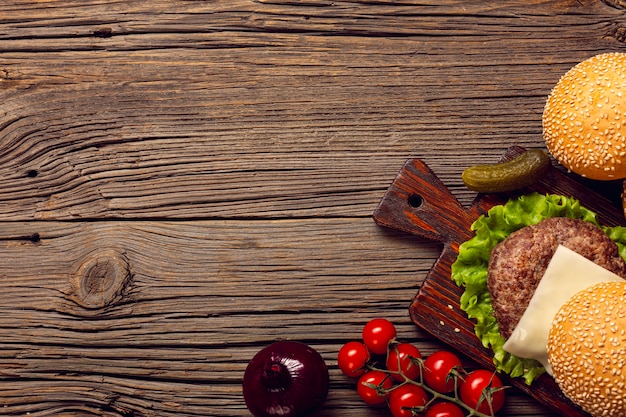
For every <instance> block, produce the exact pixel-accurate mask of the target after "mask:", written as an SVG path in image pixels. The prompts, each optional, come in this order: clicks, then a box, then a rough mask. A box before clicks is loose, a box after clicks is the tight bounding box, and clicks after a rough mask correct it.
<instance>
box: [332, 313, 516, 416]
mask: <svg viewBox="0 0 626 417" xmlns="http://www.w3.org/2000/svg"><path fill="white" fill-rule="evenodd" d="M371 321H373V322H374V323H376V322H380V319H373V320H371ZM388 323H391V322H388ZM368 325H370V323H369V322H368V323H367V324H366V325H365V326H364V327H368ZM394 329H395V327H394ZM366 334H367V332H366ZM355 343H356V344H357V345H359V344H360V345H363V344H362V343H361V341H357V340H355V341H350V342H347V343H346V344H344V345H343V346H342V347H341V348H340V349H339V352H340V353H339V354H338V355H337V361H338V365H339V367H340V368H342V367H343V365H342V364H341V361H344V360H346V358H348V359H347V361H348V362H349V363H350V362H353V361H354V359H353V358H354V357H355V356H359V355H343V354H341V352H346V351H350V350H352V348H351V347H354V346H356V345H355ZM358 349H360V348H358ZM361 358H362V356H361ZM431 358H432V359H431ZM408 359H410V361H409V360H408ZM429 362H430V363H432V364H431V365H430V366H429V365H428V363H429ZM413 365H416V366H417V367H418V369H419V372H418V373H417V375H415V370H414V367H413ZM427 366H429V368H428V369H427ZM365 369H366V372H365V373H364V374H363V375H361V376H360V377H358V381H357V386H356V391H357V393H358V395H359V396H360V397H361V399H362V400H363V401H364V402H366V403H368V404H373V405H377V404H382V403H385V402H386V403H387V405H388V406H389V409H390V410H391V413H392V415H393V416H394V417H413V416H418V415H419V416H424V415H425V416H426V417H464V416H466V415H467V416H474V417H493V416H494V414H493V413H492V412H488V413H484V412H482V411H480V410H479V409H476V408H474V407H472V406H471V405H469V404H466V403H464V402H463V401H462V399H461V394H460V387H461V385H462V384H463V382H462V381H463V380H464V379H465V378H466V377H467V376H468V374H467V373H466V372H465V370H463V367H462V365H461V360H460V359H459V358H458V357H457V356H456V355H455V354H454V353H452V352H448V351H436V352H434V353H433V354H431V355H430V356H428V357H426V359H425V360H424V359H423V358H422V354H421V352H420V351H419V349H418V348H417V347H415V346H414V345H412V344H410V343H407V342H403V341H398V340H396V339H395V336H394V339H393V340H392V341H391V342H390V344H389V349H388V350H387V353H386V356H385V357H382V355H371V356H370V357H369V359H367V360H366V362H365ZM482 371H483V372H485V373H488V374H490V375H494V376H495V374H494V373H493V372H492V371H487V370H484V369H483V370H482ZM427 372H428V375H429V378H428V379H427V378H426V375H427ZM350 374H353V372H349V373H348V375H350ZM491 380H494V381H496V384H497V381H500V378H497V379H496V378H491ZM500 382H501V381H500ZM448 387H450V388H448ZM491 388H492V389H487V390H484V391H483V397H484V398H485V401H487V403H488V404H494V403H495V404H496V405H497V406H498V407H501V405H498V404H500V401H504V391H503V389H504V388H506V387H501V386H500V387H496V386H495V385H494V386H492V387H491ZM494 395H497V396H498V398H493V396H494ZM476 407H480V405H479V404H478V403H477V404H476ZM494 412H495V411H494Z"/></svg>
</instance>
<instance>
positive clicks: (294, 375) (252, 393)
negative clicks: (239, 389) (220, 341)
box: [243, 341, 329, 417]
mask: <svg viewBox="0 0 626 417" xmlns="http://www.w3.org/2000/svg"><path fill="white" fill-rule="evenodd" d="M328 385H329V374H328V368H327V367H326V363H325V362H324V359H323V358H322V356H321V355H320V354H319V353H318V352H317V351H315V350H314V349H313V348H311V347H310V346H307V345H306V344H304V343H301V342H296V341H280V342H274V343H272V344H270V345H269V346H266V347H265V348H263V349H262V350H260V351H259V352H258V353H257V354H256V355H254V357H253V358H252V360H251V361H250V363H249V364H248V366H247V368H246V371H245V373H244V377H243V397H244V400H245V402H246V406H247V407H248V409H249V410H250V412H251V413H252V414H253V415H254V416H256V417H271V416H278V415H280V416H284V417H296V416H304V415H307V414H309V413H311V412H313V411H314V410H316V409H317V408H318V407H319V406H321V404H322V403H323V402H324V401H325V400H326V397H327V395H328Z"/></svg>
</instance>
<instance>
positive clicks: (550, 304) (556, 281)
mask: <svg viewBox="0 0 626 417" xmlns="http://www.w3.org/2000/svg"><path fill="white" fill-rule="evenodd" d="M605 281H618V282H619V281H624V279H623V278H622V277H620V276H618V275H616V274H614V273H613V272H611V271H609V270H607V269H604V268H602V267H601V266H600V265H598V264H596V263H595V262H592V261H590V260H589V259H587V258H585V257H584V256H582V255H580V254H578V253H577V252H575V251H573V250H571V249H568V248H567V247H565V246H561V245H560V246H559V247H558V248H557V249H556V251H555V252H554V256H553V257H552V259H551V260H550V263H549V264H548V267H547V268H546V272H545V273H544V274H543V277H542V278H541V281H540V282H539V285H538V286H537V289H536V290H535V293H534V294H533V296H532V298H531V299H530V302H529V303H528V307H527V308H526V311H525V312H524V314H523V315H522V317H521V319H520V320H519V323H517V326H516V327H515V329H514V330H513V333H512V334H511V337H509V338H508V339H507V340H506V343H505V344H504V346H503V349H504V350H505V351H507V352H510V353H512V354H514V355H517V356H519V357H522V358H532V359H536V360H538V361H539V362H541V364H542V365H543V366H544V367H545V368H546V371H548V373H550V374H551V368H550V364H549V363H548V351H547V347H548V334H549V332H550V328H551V327H552V320H553V319H554V317H555V316H556V313H557V311H558V310H559V308H560V307H561V306H562V305H563V304H565V302H567V300H569V298H570V297H571V296H573V295H574V294H575V293H577V292H578V291H581V290H583V289H585V288H588V287H590V286H593V285H595V284H598V283H600V282H605Z"/></svg>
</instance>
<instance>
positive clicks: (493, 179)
mask: <svg viewBox="0 0 626 417" xmlns="http://www.w3.org/2000/svg"><path fill="white" fill-rule="evenodd" d="M550 164H551V162H550V157H549V156H548V155H547V154H546V153H545V152H544V151H542V150H539V149H535V150H527V151H524V152H523V153H522V154H521V155H519V156H517V157H516V158H513V159H512V160H510V161H507V162H501V163H498V164H492V165H475V166H472V167H469V168H467V169H466V170H465V171H463V174H462V175H461V178H462V179H463V183H465V185H466V186H467V188H469V189H470V190H473V191H478V192H482V193H497V192H506V191H513V190H517V189H520V188H524V187H527V186H529V185H531V184H534V183H536V182H537V181H539V180H540V179H541V178H543V176H544V175H545V174H546V172H547V171H548V169H549V167H550Z"/></svg>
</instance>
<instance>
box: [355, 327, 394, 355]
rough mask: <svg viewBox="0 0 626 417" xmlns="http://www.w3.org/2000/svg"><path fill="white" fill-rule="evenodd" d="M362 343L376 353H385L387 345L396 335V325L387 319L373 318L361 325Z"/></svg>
mask: <svg viewBox="0 0 626 417" xmlns="http://www.w3.org/2000/svg"><path fill="white" fill-rule="evenodd" d="M362 336H363V343H365V346H367V348H368V349H369V351H370V352H372V353H375V354H377V355H383V354H385V353H387V346H388V345H389V343H390V342H391V341H392V340H393V339H394V338H395V337H396V327H395V326H394V325H393V323H391V322H390V321H389V320H387V319H373V320H370V321H369V322H367V323H366V324H365V326H363V335H362Z"/></svg>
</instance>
